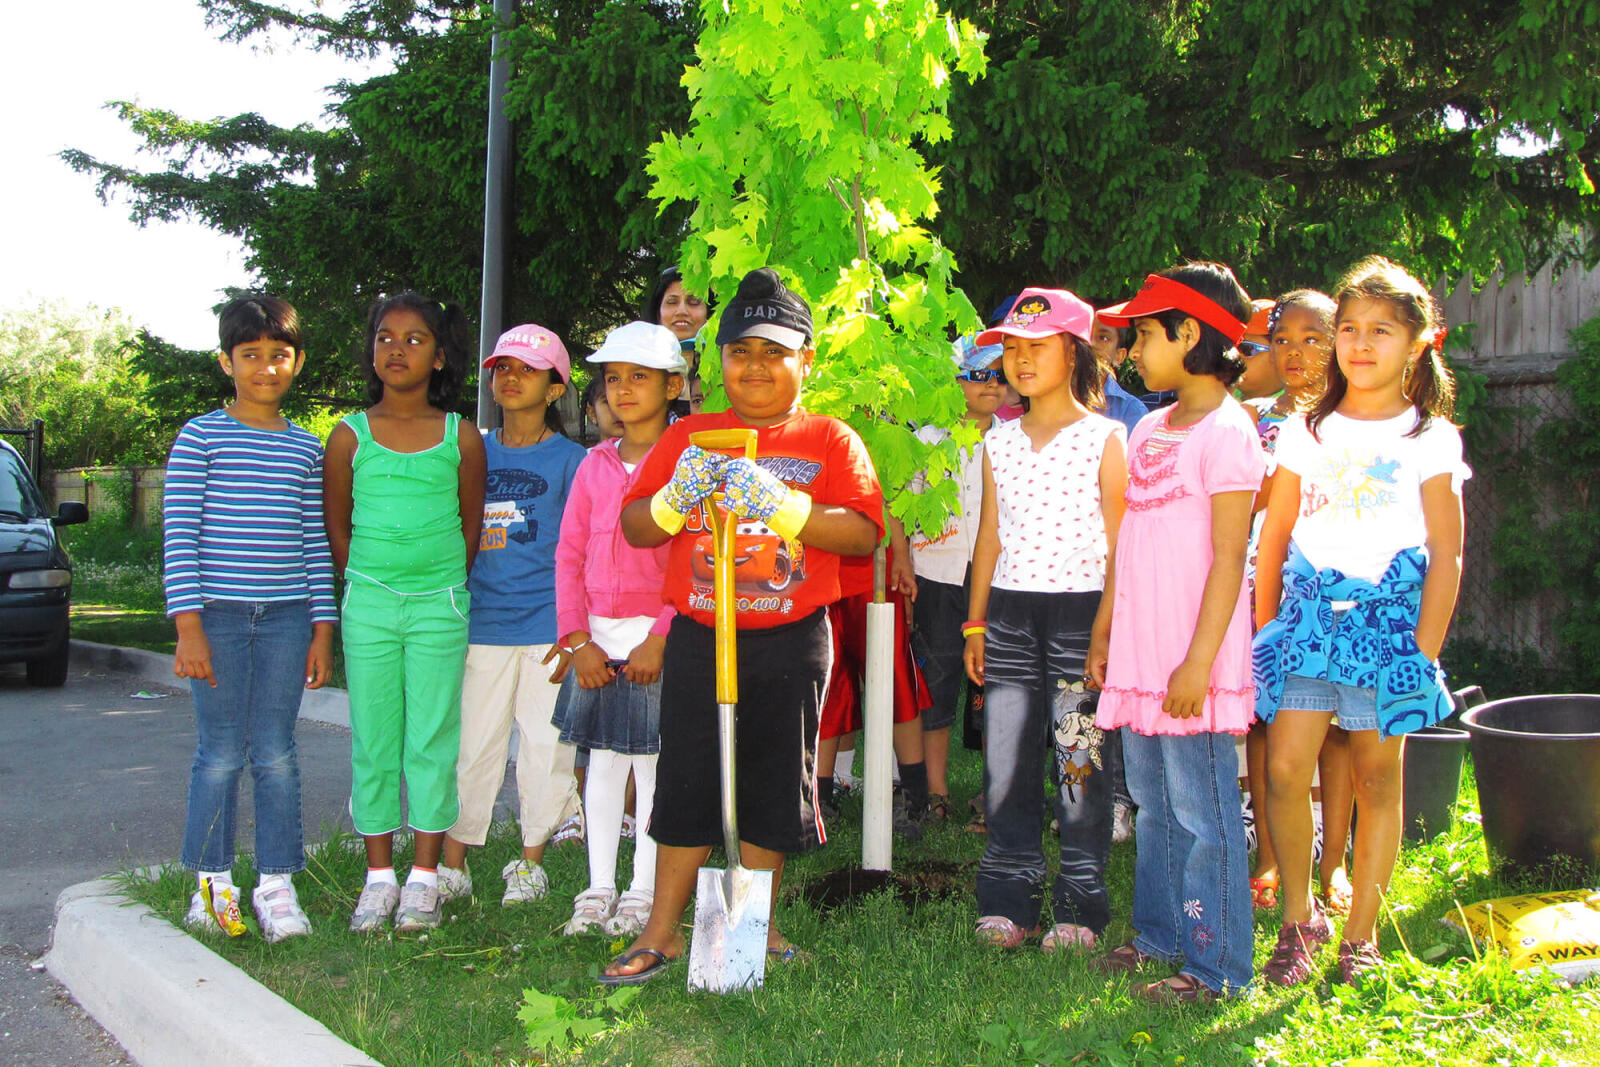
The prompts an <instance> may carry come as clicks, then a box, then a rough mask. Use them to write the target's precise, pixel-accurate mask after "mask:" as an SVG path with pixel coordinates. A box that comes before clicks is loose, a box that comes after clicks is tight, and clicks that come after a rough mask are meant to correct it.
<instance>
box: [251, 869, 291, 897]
mask: <svg viewBox="0 0 1600 1067" xmlns="http://www.w3.org/2000/svg"><path fill="white" fill-rule="evenodd" d="M280 886H288V887H289V888H291V889H293V888H294V881H293V879H292V877H291V876H290V875H287V874H263V875H262V876H261V884H260V885H259V886H258V887H257V888H259V889H260V890H261V891H262V892H263V893H265V892H267V891H268V890H272V889H277V888H279V887H280Z"/></svg>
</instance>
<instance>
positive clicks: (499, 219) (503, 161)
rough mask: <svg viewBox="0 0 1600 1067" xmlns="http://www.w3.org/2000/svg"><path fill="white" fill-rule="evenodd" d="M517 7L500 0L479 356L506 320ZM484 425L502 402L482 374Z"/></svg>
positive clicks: (494, 419) (492, 48) (493, 44)
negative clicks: (509, 105)
mask: <svg viewBox="0 0 1600 1067" xmlns="http://www.w3.org/2000/svg"><path fill="white" fill-rule="evenodd" d="M515 9H516V4H515V0H494V19H495V23H496V28H495V32H494V36H493V37H492V38H491V41H490V45H489V52H490V55H489V145H488V157H487V166H486V167H485V174H484V181H483V299H482V301H481V302H480V304H479V307H478V361H479V362H480V363H481V362H482V361H483V360H484V359H486V358H487V357H488V355H489V353H491V352H493V351H494V343H495V341H496V340H498V339H499V337H500V332H501V330H502V329H503V328H504V324H505V289H506V265H505V264H506V226H507V221H506V220H507V218H508V216H509V214H510V210H509V209H510V205H511V122H510V120H509V119H508V118H507V117H506V110H505V100H506V86H507V84H508V83H509V82H510V80H511V63H510V60H509V59H507V57H506V55H505V53H504V51H503V50H502V44H503V43H504V39H505V38H504V34H505V31H506V30H508V29H510V27H511V23H512V19H513V18H514V13H515ZM478 425H479V426H480V427H482V428H483V429H485V430H491V429H493V428H494V427H495V426H497V425H499V408H498V407H497V406H496V404H495V402H494V394H493V391H492V390H491V389H490V376H489V375H488V374H484V373H482V372H481V371H480V372H479V374H478Z"/></svg>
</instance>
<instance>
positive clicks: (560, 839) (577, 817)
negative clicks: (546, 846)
mask: <svg viewBox="0 0 1600 1067" xmlns="http://www.w3.org/2000/svg"><path fill="white" fill-rule="evenodd" d="M569 841H571V842H573V843H575V844H579V845H581V844H583V809H582V808H579V809H578V810H577V811H576V812H574V813H573V814H572V815H569V816H567V821H566V822H564V823H562V824H561V825H560V826H558V827H556V832H555V835H554V836H553V837H551V838H550V843H551V844H552V845H565V844H566V843H567V842H569Z"/></svg>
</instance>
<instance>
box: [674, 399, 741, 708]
mask: <svg viewBox="0 0 1600 1067" xmlns="http://www.w3.org/2000/svg"><path fill="white" fill-rule="evenodd" d="M689 443H690V444H691V445H698V446H699V447H701V448H705V449H709V450H711V451H723V450H726V449H734V448H742V449H744V454H745V456H746V457H747V458H749V459H755V458H756V431H754V430H744V429H728V430H701V431H700V432H699V433H692V434H690V435H689ZM721 500H722V494H721V493H716V494H714V495H713V496H712V498H711V501H712V503H711V507H709V508H707V509H706V510H707V511H708V512H709V513H710V515H711V545H712V553H713V555H712V566H711V592H712V596H713V598H714V599H715V602H716V618H717V626H716V654H717V703H718V704H737V703H738V702H739V667H738V660H737V659H736V658H735V657H736V652H735V648H736V643H735V642H736V638H737V636H738V629H737V623H736V621H735V620H736V614H737V613H736V610H735V608H736V605H735V603H734V597H735V596H736V595H737V594H736V593H735V591H734V587H733V537H734V529H735V527H736V526H737V523H736V522H735V521H734V519H733V516H731V515H726V514H724V513H723V512H722V511H721V510H720V509H719V508H718V507H717V504H718V502H720V501H721Z"/></svg>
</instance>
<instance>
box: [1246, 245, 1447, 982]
mask: <svg viewBox="0 0 1600 1067" xmlns="http://www.w3.org/2000/svg"><path fill="white" fill-rule="evenodd" d="M1337 301H1338V313H1337V316H1336V318H1335V322H1334V349H1335V356H1336V362H1335V363H1333V364H1332V365H1330V366H1329V368H1328V388H1327V391H1326V392H1325V393H1324V394H1323V396H1322V399H1321V400H1319V401H1318V402H1317V405H1316V406H1315V407H1314V408H1313V409H1312V410H1311V412H1310V414H1309V415H1307V416H1305V418H1304V419H1299V418H1295V419H1291V420H1290V421H1289V422H1287V423H1285V425H1284V428H1283V432H1282V433H1281V434H1280V435H1279V437H1278V446H1277V460H1278V470H1277V473H1276V474H1274V475H1273V484H1272V499H1271V501H1270V502H1269V503H1268V505H1267V518H1266V522H1265V523H1264V524H1263V526H1262V530H1261V549H1260V555H1259V567H1258V570H1257V572H1256V622H1257V623H1258V624H1259V625H1260V627H1261V629H1260V632H1259V633H1258V634H1257V635H1256V641H1255V658H1256V680H1257V689H1258V695H1257V705H1256V711H1257V714H1259V715H1260V716H1261V717H1262V718H1264V719H1267V720H1269V721H1270V722H1271V726H1270V728H1269V730H1268V734H1267V791H1268V800H1267V813H1268V817H1269V819H1270V821H1271V824H1272V837H1273V844H1274V845H1275V846H1276V848H1277V850H1278V859H1279V863H1280V865H1281V878H1282V881H1283V920H1284V921H1283V928H1282V929H1281V930H1280V932H1279V934H1278V944H1277V947H1276V949H1275V950H1274V951H1273V953H1272V958H1271V959H1270V960H1269V961H1268V962H1267V964H1266V966H1265V967H1264V968H1263V969H1262V973H1263V974H1265V975H1266V977H1267V978H1268V979H1269V980H1270V981H1272V982H1275V983H1277V984H1279V985H1297V984H1299V983H1302V982H1306V981H1309V980H1310V979H1311V978H1312V977H1313V974H1314V965H1313V960H1312V954H1313V953H1314V952H1315V951H1316V949H1317V947H1318V946H1319V945H1321V944H1323V943H1324V942H1326V941H1328V940H1330V939H1331V938H1332V930H1331V929H1330V927H1329V924H1328V919H1327V917H1326V916H1325V915H1324V914H1323V913H1322V911H1321V910H1320V909H1319V908H1317V907H1316V906H1315V904H1314V903H1313V901H1312V900H1311V893H1310V889H1311V836H1312V827H1311V810H1310V789H1311V772H1312V769H1313V768H1314V767H1315V766H1316V762H1317V754H1318V752H1319V751H1320V750H1321V748H1322V744H1323V737H1324V735H1325V734H1326V732H1327V729H1328V724H1329V723H1330V722H1331V721H1333V720H1334V719H1335V718H1337V721H1338V723H1339V725H1340V726H1341V727H1342V728H1343V729H1344V730H1345V731H1346V733H1348V734H1349V737H1350V762H1351V768H1352V772H1353V775H1352V776H1353V781H1354V784H1355V796H1356V806H1357V807H1358V808H1359V809H1360V811H1361V820H1360V822H1359V823H1358V824H1357V826H1356V832H1355V861H1354V864H1353V870H1352V874H1353V882H1354V893H1353V897H1352V900H1351V905H1350V917H1349V918H1348V919H1347V920H1346V922H1345V927H1344V939H1343V941H1342V942H1341V943H1340V945H1339V976H1340V978H1341V979H1342V980H1343V981H1345V982H1353V981H1354V980H1355V979H1356V978H1357V977H1358V976H1359V975H1360V974H1361V973H1362V972H1364V971H1366V970H1367V969H1369V968H1370V967H1372V966H1373V965H1374V964H1375V963H1376V962H1377V961H1378V959H1379V955H1378V949H1377V944H1376V941H1377V920H1378V908H1379V905H1380V903H1381V898H1382V895H1383V892H1384V890H1385V889H1386V888H1387V886H1388V884H1389V876H1390V875H1391V874H1392V873H1393V870H1394V860H1395V855H1396V853H1397V852H1398V851H1399V848H1400V834H1401V825H1400V824H1401V754H1402V753H1403V751H1404V749H1405V745H1404V735H1405V734H1406V733H1409V732H1410V731H1412V730H1416V729H1420V728H1421V727H1424V726H1428V725H1431V724H1432V723H1435V722H1438V721H1439V720H1440V719H1441V718H1443V717H1444V716H1446V715H1448V714H1449V713H1450V710H1451V705H1450V698H1449V696H1448V694H1447V693H1446V691H1445V688H1444V684H1443V674H1442V672H1441V671H1440V670H1439V666H1438V662H1437V660H1438V656H1439V649H1440V648H1441V647H1442V646H1443V644H1444V637H1445V631H1446V629H1447V628H1448V627H1449V625H1450V616H1451V614H1452V613H1453V612H1454V610H1455V602H1456V592H1457V590H1458V588H1459V586H1460V583H1461V540H1462V526H1463V522H1462V515H1461V482H1462V480H1463V479H1465V478H1466V477H1468V476H1469V474H1470V472H1469V471H1468V470H1467V468H1466V466H1465V465H1464V464H1463V463H1462V460H1461V435H1460V433H1459V432H1458V431H1457V430H1456V428H1455V427H1454V426H1452V425H1451V424H1450V421H1449V419H1450V415H1451V412H1452V410H1453V406H1454V405H1453V401H1454V398H1455V385H1454V382H1453V381H1452V379H1451V377H1450V372H1449V370H1448V369H1447V368H1446V367H1445V366H1444V362H1443V360H1442V359H1441V358H1440V345H1441V343H1442V336H1441V335H1442V333H1443V325H1442V323H1441V322H1440V320H1439V312H1438V309H1437V307H1436V306H1435V304H1434V302H1433V298H1432V297H1431V296H1430V295H1429V293H1428V290H1427V288H1426V287H1424V286H1423V285H1422V284H1421V283H1420V282H1418V281H1417V280H1416V279H1415V278H1412V277H1411V276H1410V275H1409V274H1407V273H1406V272H1405V271H1403V270H1402V269H1400V268H1399V267H1398V266H1396V265H1395V264H1393V263H1390V262H1389V261H1388V260H1385V259H1380V258H1377V257H1374V258H1371V259H1367V260H1364V261H1362V262H1361V263H1358V264H1357V265H1356V266H1355V268H1353V269H1352V270H1351V272H1350V273H1349V274H1348V275H1346V276H1345V278H1344V279H1343V280H1342V281H1341V282H1340V283H1339V289H1338V296H1337ZM1286 557H1287V558H1286ZM1280 571H1281V577H1280ZM1280 591H1281V598H1282V604H1281V606H1280V604H1279V599H1280ZM1396 735H1399V736H1400V737H1401V740H1400V741H1396V742H1393V743H1385V739H1392V738H1394V737H1395V736H1396Z"/></svg>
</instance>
